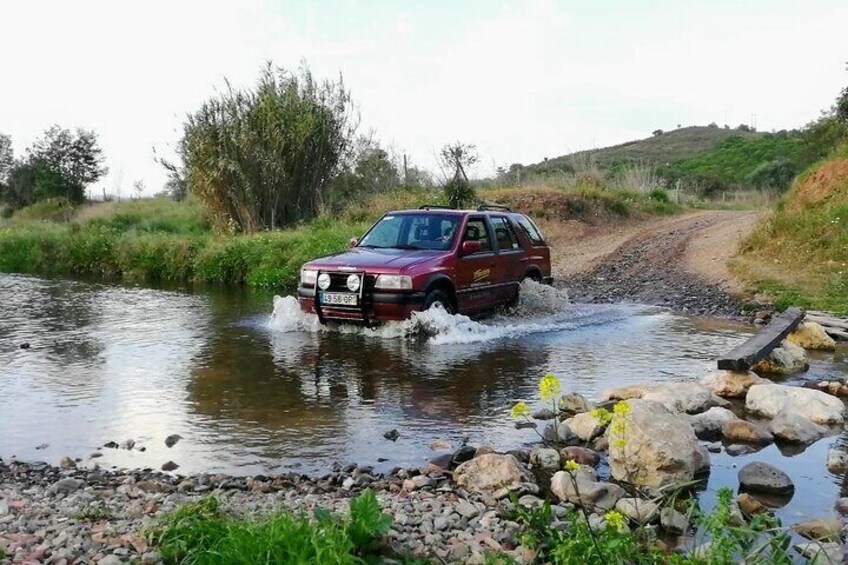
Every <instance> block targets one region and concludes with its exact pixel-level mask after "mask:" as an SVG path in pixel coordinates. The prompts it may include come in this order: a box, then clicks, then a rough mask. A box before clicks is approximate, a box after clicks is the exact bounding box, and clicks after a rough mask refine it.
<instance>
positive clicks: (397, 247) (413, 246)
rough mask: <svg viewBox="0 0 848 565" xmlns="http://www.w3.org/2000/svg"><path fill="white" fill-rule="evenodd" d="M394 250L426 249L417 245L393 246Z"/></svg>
mask: <svg viewBox="0 0 848 565" xmlns="http://www.w3.org/2000/svg"><path fill="white" fill-rule="evenodd" d="M392 247H394V248H395V249H418V250H421V249H426V247H418V246H417V245H393V246H392Z"/></svg>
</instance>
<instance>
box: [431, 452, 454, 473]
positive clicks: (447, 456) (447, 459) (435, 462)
mask: <svg viewBox="0 0 848 565" xmlns="http://www.w3.org/2000/svg"><path fill="white" fill-rule="evenodd" d="M428 463H429V465H431V466H433V467H436V468H437V469H440V470H442V471H445V470H447V469H449V468H450V466H451V463H453V453H442V454H441V455H437V456H435V457H432V458H431V459H430V461H428Z"/></svg>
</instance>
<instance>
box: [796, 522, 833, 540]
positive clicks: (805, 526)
mask: <svg viewBox="0 0 848 565" xmlns="http://www.w3.org/2000/svg"><path fill="white" fill-rule="evenodd" d="M792 529H793V530H795V531H796V532H798V533H799V534H800V535H802V536H804V537H805V538H807V539H813V540H823V541H827V540H830V541H838V540H839V538H840V536H841V535H842V520H840V519H839V518H820V519H818V520H806V521H804V522H799V523H797V524H795V525H794V526H792Z"/></svg>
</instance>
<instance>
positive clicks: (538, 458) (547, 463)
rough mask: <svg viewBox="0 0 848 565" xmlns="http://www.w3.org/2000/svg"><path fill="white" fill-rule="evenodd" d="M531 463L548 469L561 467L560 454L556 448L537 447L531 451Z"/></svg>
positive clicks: (553, 469) (552, 469) (554, 469)
mask: <svg viewBox="0 0 848 565" xmlns="http://www.w3.org/2000/svg"><path fill="white" fill-rule="evenodd" d="M530 465H531V466H532V467H537V468H539V469H543V470H546V471H556V470H558V469H559V468H560V455H559V453H558V452H557V450H556V449H551V448H549V447H536V448H534V449H533V450H532V451H530Z"/></svg>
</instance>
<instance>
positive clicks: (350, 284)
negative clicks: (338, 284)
mask: <svg viewBox="0 0 848 565" xmlns="http://www.w3.org/2000/svg"><path fill="white" fill-rule="evenodd" d="M359 284H360V281H359V277H358V276H357V275H350V276H349V277H348V278H347V288H348V289H350V291H351V292H356V291H357V290H359Z"/></svg>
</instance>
